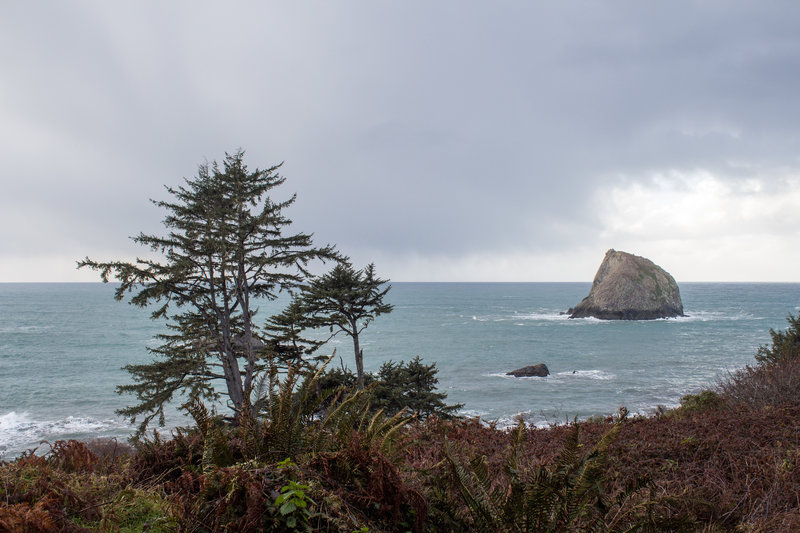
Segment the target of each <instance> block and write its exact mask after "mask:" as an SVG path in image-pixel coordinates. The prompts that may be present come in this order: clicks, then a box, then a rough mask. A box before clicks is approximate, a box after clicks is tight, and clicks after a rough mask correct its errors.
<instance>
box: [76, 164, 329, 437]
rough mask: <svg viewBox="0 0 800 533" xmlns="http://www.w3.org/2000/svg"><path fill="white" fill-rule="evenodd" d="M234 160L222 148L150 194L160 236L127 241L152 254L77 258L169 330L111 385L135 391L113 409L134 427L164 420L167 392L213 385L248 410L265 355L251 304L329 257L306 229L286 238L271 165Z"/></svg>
mask: <svg viewBox="0 0 800 533" xmlns="http://www.w3.org/2000/svg"><path fill="white" fill-rule="evenodd" d="M243 159H244V152H242V151H241V150H240V151H238V152H236V153H234V154H226V157H225V160H224V162H223V165H222V168H220V166H219V165H218V164H217V163H216V162H214V163H213V164H211V165H208V164H204V165H200V167H199V169H198V173H197V176H196V177H194V178H192V179H186V180H185V185H184V186H180V187H178V188H171V187H167V191H168V192H169V194H170V195H171V196H172V198H173V199H172V201H155V200H153V203H154V204H155V205H157V206H159V207H161V208H163V209H165V210H166V211H167V215H166V217H165V219H164V221H163V223H164V226H165V228H166V229H167V230H168V233H167V235H166V236H157V235H145V234H139V235H138V236H137V237H135V238H134V239H133V240H134V242H136V243H138V244H140V245H142V246H146V247H149V248H150V249H151V250H152V251H153V252H156V254H157V255H160V257H161V259H137V260H136V261H135V262H125V261H112V262H97V261H93V260H91V259H89V258H88V257H87V258H86V259H84V260H83V261H79V262H78V268H82V267H88V268H91V269H94V270H97V271H99V272H100V275H101V278H102V280H103V281H105V282H107V281H108V280H109V277H112V276H113V277H114V278H115V279H117V280H118V281H119V282H120V285H119V287H117V289H116V292H115V297H116V299H117V300H122V299H123V298H124V296H125V294H126V293H134V294H133V296H132V297H131V299H130V303H131V304H133V305H137V306H140V307H148V306H151V305H155V306H156V307H155V309H154V310H153V312H152V318H153V319H165V320H166V321H167V327H168V329H169V332H168V333H165V334H162V335H159V336H158V338H159V340H160V341H161V344H160V346H158V347H156V348H153V349H151V352H152V353H153V354H154V355H156V356H157V357H156V360H154V361H153V362H152V363H149V364H136V365H128V366H126V367H125V368H126V370H128V371H129V372H130V373H131V375H132V377H133V383H131V384H128V385H121V386H119V387H117V391H118V392H119V393H120V394H122V393H130V394H134V395H135V396H136V397H137V399H138V401H139V403H138V404H137V405H133V406H129V407H126V408H124V409H121V410H120V411H119V413H120V414H122V415H124V416H127V417H129V418H130V419H131V420H132V421H135V420H136V418H137V417H138V416H140V415H144V416H143V421H142V423H141V424H140V426H139V431H140V433H141V432H143V431H144V430H145V428H146V426H147V424H148V423H149V422H150V421H151V420H152V419H153V418H154V417H156V416H158V417H159V422H160V423H161V424H163V423H164V405H165V404H166V403H167V402H169V401H171V400H172V399H173V396H174V395H175V394H184V395H186V396H188V398H189V400H195V399H198V398H202V399H207V400H216V399H218V398H219V397H220V389H221V390H222V391H224V394H225V395H226V396H227V400H228V406H229V407H230V408H231V409H232V410H233V412H234V416H235V417H236V418H237V419H238V418H239V417H240V416H242V415H243V414H244V412H245V410H246V409H248V408H250V409H252V407H251V406H252V405H254V403H255V401H253V399H252V398H250V395H251V393H252V391H253V390H254V388H255V387H256V385H257V383H258V380H259V379H261V377H262V376H263V373H264V371H265V367H266V366H267V360H268V358H269V353H268V350H266V349H265V343H264V338H263V336H262V332H261V330H260V328H258V327H257V326H256V324H255V322H254V319H253V317H254V315H255V313H256V310H257V309H256V307H255V306H256V305H257V301H258V300H259V299H267V300H274V299H275V298H277V296H278V294H279V293H280V292H282V291H285V290H291V289H295V288H297V287H299V286H300V285H301V284H302V283H304V282H305V281H306V280H307V279H308V277H309V276H310V275H309V272H308V271H307V269H306V267H307V265H308V264H309V262H311V261H314V260H318V259H321V260H325V259H336V258H337V255H336V253H335V251H334V249H333V248H332V247H331V246H325V247H322V248H316V247H314V246H313V245H312V239H311V235H308V234H304V233H296V234H287V228H288V226H289V225H290V224H291V220H289V219H288V218H286V217H285V216H284V214H283V211H284V210H285V209H286V208H287V207H289V206H290V205H292V204H293V203H294V201H295V196H292V197H291V198H289V199H288V200H286V201H283V202H275V201H273V200H272V199H271V198H270V194H271V192H272V190H273V189H274V188H276V187H278V186H279V185H281V184H283V183H284V181H285V178H284V177H282V176H281V175H279V174H278V172H277V171H278V168H279V167H280V165H276V166H273V167H271V168H268V169H266V170H258V169H256V170H255V171H253V172H248V170H247V167H246V166H245V164H244V161H243ZM215 385H219V386H215Z"/></svg>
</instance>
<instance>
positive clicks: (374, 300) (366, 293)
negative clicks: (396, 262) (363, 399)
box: [302, 259, 393, 388]
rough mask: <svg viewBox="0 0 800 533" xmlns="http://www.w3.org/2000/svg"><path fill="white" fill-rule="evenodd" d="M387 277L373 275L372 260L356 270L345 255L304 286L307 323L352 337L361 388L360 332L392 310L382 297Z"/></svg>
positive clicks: (362, 363)
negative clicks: (333, 265)
mask: <svg viewBox="0 0 800 533" xmlns="http://www.w3.org/2000/svg"><path fill="white" fill-rule="evenodd" d="M387 281H388V280H385V279H380V278H378V277H377V276H376V275H375V265H374V264H372V263H370V264H369V265H367V267H366V268H364V269H363V270H355V269H354V268H353V265H352V264H351V263H350V261H349V260H346V259H345V260H342V261H340V262H339V263H338V264H337V265H336V266H335V267H334V268H333V269H332V270H331V271H330V272H328V273H327V274H325V275H323V276H320V277H318V278H314V279H313V280H312V281H311V283H309V284H308V285H306V286H304V287H303V292H302V298H303V302H304V309H305V314H306V316H307V318H308V319H309V320H310V324H311V325H313V326H315V327H329V328H330V330H331V332H333V333H334V334H336V333H338V332H340V331H341V332H344V333H345V334H346V335H348V336H349V337H351V338H352V339H353V349H354V351H355V356H356V376H357V380H358V381H357V382H358V387H359V388H364V353H363V350H362V349H361V346H360V344H359V335H360V334H361V332H363V331H364V329H365V328H366V327H367V326H368V325H369V324H370V322H372V321H373V320H374V319H375V317H377V316H380V315H382V314H385V313H391V311H392V309H393V306H392V305H391V304H387V303H384V301H383V297H384V296H386V293H388V292H389V289H391V288H392V287H391V285H386V283H387Z"/></svg>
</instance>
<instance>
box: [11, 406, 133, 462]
mask: <svg viewBox="0 0 800 533" xmlns="http://www.w3.org/2000/svg"><path fill="white" fill-rule="evenodd" d="M130 429H131V427H130V426H129V425H128V424H126V423H124V422H121V421H119V420H113V419H105V420H102V419H97V418H92V417H88V416H67V417H66V418H62V419H58V420H35V419H32V418H31V417H30V415H29V414H28V413H27V412H23V413H17V412H16V411H11V412H9V413H6V414H4V415H0V454H3V453H6V452H7V451H8V450H11V451H22V450H24V449H26V448H33V447H36V446H38V445H39V443H40V442H41V441H55V440H60V439H67V438H74V437H76V436H79V435H82V434H87V435H96V434H99V433H102V432H106V431H114V432H115V433H120V434H122V433H127V432H128V431H130Z"/></svg>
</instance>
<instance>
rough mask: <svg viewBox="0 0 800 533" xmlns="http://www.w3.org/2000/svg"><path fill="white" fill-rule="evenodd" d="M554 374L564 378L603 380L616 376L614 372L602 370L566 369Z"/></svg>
mask: <svg viewBox="0 0 800 533" xmlns="http://www.w3.org/2000/svg"><path fill="white" fill-rule="evenodd" d="M556 375H557V376H561V377H565V378H579V379H599V380H604V381H607V380H611V379H614V378H616V377H617V376H616V375H614V374H611V373H609V372H604V371H602V370H568V371H566V372H557V373H556Z"/></svg>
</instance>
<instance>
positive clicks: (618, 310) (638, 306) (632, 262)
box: [567, 249, 683, 320]
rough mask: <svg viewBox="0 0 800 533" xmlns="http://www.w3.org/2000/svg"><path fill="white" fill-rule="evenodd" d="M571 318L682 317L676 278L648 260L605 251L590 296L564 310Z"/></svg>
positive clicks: (637, 318)
mask: <svg viewBox="0 0 800 533" xmlns="http://www.w3.org/2000/svg"><path fill="white" fill-rule="evenodd" d="M567 313H568V314H569V315H570V318H586V317H595V318H600V319H604V320H653V319H656V318H668V317H676V316H683V302H682V301H681V295H680V291H679V290H678V284H677V283H676V282H675V279H674V278H673V277H672V276H671V275H670V274H669V273H668V272H666V271H665V270H664V269H663V268H661V267H660V266H658V265H656V264H655V263H653V262H652V261H650V260H649V259H646V258H644V257H640V256H638V255H633V254H629V253H626V252H618V251H616V250H614V249H611V250H609V251H608V252H606V256H605V258H604V259H603V262H602V264H601V265H600V268H599V269H598V270H597V274H596V275H595V277H594V281H593V282H592V288H591V290H590V291H589V295H588V296H587V297H586V298H584V299H583V300H582V301H581V302H580V303H579V304H578V305H577V306H575V307H574V308H572V309H570V310H569V311H567Z"/></svg>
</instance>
